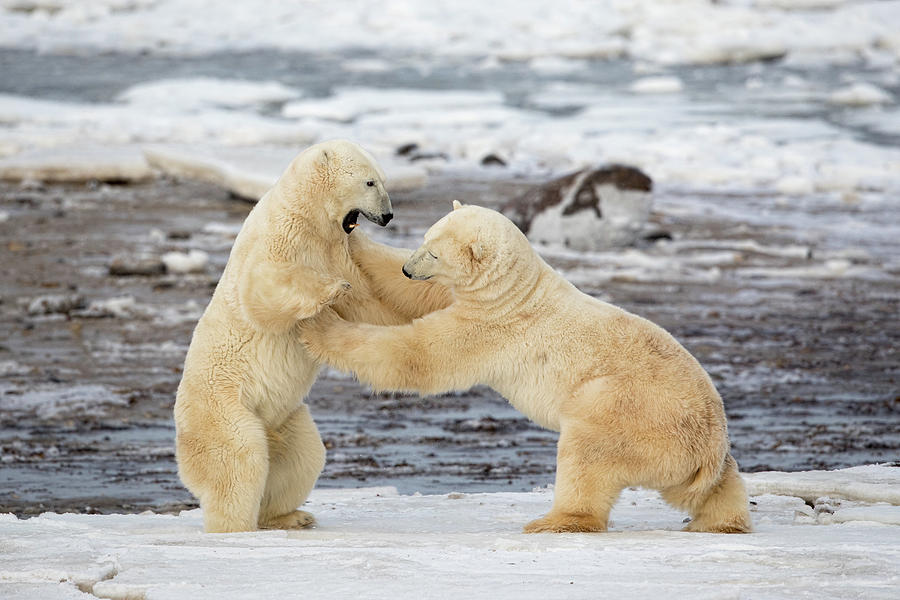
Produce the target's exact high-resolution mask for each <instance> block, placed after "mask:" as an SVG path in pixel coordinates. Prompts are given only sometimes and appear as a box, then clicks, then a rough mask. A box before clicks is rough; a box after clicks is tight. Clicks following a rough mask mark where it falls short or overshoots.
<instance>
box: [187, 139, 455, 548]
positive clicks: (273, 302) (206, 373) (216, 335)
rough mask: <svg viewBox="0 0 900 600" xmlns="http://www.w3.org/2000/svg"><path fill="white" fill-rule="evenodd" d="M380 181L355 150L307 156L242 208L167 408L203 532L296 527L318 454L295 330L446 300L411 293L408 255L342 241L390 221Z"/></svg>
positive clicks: (386, 317)
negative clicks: (320, 319)
mask: <svg viewBox="0 0 900 600" xmlns="http://www.w3.org/2000/svg"><path fill="white" fill-rule="evenodd" d="M391 211H392V209H391V202H390V198H389V197H388V194H387V192H386V191H385V189H384V177H383V175H382V172H381V170H380V169H379V168H378V166H377V165H376V164H375V162H374V160H373V159H372V158H371V156H370V155H368V154H367V153H366V152H365V151H363V150H362V149H361V148H360V147H358V146H356V145H355V144H353V143H351V142H347V141H342V140H337V141H331V142H325V143H322V144H318V145H316V146H313V147H311V148H309V149H307V150H306V151H304V152H303V153H301V154H300V155H299V156H298V157H297V158H295V159H294V160H293V162H292V163H291V164H290V165H289V166H288V168H287V169H286V170H285V172H284V173H283V174H282V176H281V177H280V178H279V180H278V182H277V183H276V184H275V185H274V187H272V189H271V190H269V192H268V193H266V195H265V196H263V198H262V199H261V200H260V201H259V203H258V204H257V205H256V206H255V207H254V208H253V210H252V211H251V212H250V214H249V215H248V217H247V219H246V220H245V221H244V224H243V226H242V228H241V231H240V233H239V234H238V236H237V238H236V239H235V242H234V246H233V248H232V250H231V254H230V256H229V258H228V262H227V264H226V266H225V270H224V272H223V274H222V277H221V279H220V280H219V283H218V285H217V286H216V290H215V292H214V293H213V297H212V299H211V300H210V303H209V305H208V306H207V308H206V311H205V312H204V313H203V316H202V317H201V318H200V321H199V322H198V323H197V327H196V329H195V330H194V334H193V337H192V339H191V344H190V347H189V349H188V353H187V357H186V359H185V364H184V371H183V376H182V380H181V383H180V385H179V387H178V392H177V395H176V401H175V428H176V445H175V449H176V459H177V462H178V472H179V476H180V477H181V480H182V482H184V484H185V486H186V487H187V488H188V489H189V490H190V491H191V492H192V493H193V494H194V495H195V496H196V497H197V498H198V499H199V501H200V506H201V507H202V509H203V519H204V528H205V530H206V531H208V532H230V531H250V530H254V529H257V527H261V528H285V529H286V528H297V527H304V526H306V525H308V524H310V523H311V522H312V520H313V519H312V516H311V515H310V514H309V513H307V512H304V511H301V510H297V507H298V506H300V504H302V503H303V501H304V500H305V499H306V497H307V495H308V494H309V492H310V491H311V490H312V487H313V485H314V484H315V482H316V479H317V478H318V476H319V473H320V472H321V470H322V467H323V466H324V459H325V449H324V446H323V444H322V441H321V439H320V437H319V433H318V430H317V429H316V425H315V423H314V422H313V420H312V417H311V416H310V413H309V409H308V407H307V406H306V405H305V404H304V403H303V399H304V397H305V396H306V394H307V392H308V391H309V388H310V386H311V385H312V383H313V381H314V380H315V378H316V374H317V372H318V370H319V366H320V365H319V362H318V361H317V360H316V359H314V358H313V357H312V356H311V355H310V354H309V353H308V352H307V351H306V349H305V348H304V346H303V344H302V342H301V340H300V337H299V331H300V330H301V329H302V328H303V327H304V323H305V322H306V321H305V320H306V319H308V318H309V317H312V316H313V315H315V314H316V313H318V312H319V311H320V310H321V309H322V307H324V306H327V305H331V306H333V308H334V310H336V311H337V312H338V313H339V314H340V315H341V316H342V317H344V318H347V319H350V320H363V321H368V322H372V323H380V324H386V325H389V324H399V323H408V322H409V321H410V320H412V319H413V318H414V317H418V316H421V315H422V314H424V313H425V312H428V311H430V310H433V309H435V308H442V307H444V306H446V305H447V304H448V303H449V302H450V297H449V294H448V292H447V290H446V288H443V287H442V286H440V285H432V284H426V285H424V286H423V285H421V284H418V285H410V283H411V282H410V281H409V280H407V279H406V278H405V277H403V276H402V274H401V271H400V269H401V265H402V264H403V262H404V260H406V258H408V256H409V252H408V251H402V250H398V249H394V248H390V247H387V246H382V245H380V244H376V243H374V242H372V241H371V240H368V239H367V238H365V237H364V236H363V235H362V234H361V232H359V231H356V232H354V228H355V226H356V219H357V217H358V215H359V214H363V215H364V216H366V217H367V218H368V219H369V220H371V221H373V222H376V223H378V224H380V225H385V224H386V223H387V222H388V221H389V220H390V219H391V217H392V212H391Z"/></svg>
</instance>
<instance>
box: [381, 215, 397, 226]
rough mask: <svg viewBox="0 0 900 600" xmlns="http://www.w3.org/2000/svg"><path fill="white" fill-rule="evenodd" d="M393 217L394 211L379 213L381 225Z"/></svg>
mask: <svg viewBox="0 0 900 600" xmlns="http://www.w3.org/2000/svg"><path fill="white" fill-rule="evenodd" d="M393 218H394V213H384V214H383V215H381V226H382V227H384V226H385V225H387V224H388V223H390V222H391V219H393Z"/></svg>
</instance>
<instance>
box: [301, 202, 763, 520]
mask: <svg viewBox="0 0 900 600" xmlns="http://www.w3.org/2000/svg"><path fill="white" fill-rule="evenodd" d="M403 271H404V273H405V274H406V275H407V276H408V277H411V278H413V279H422V280H425V279H427V280H430V281H434V282H438V283H441V284H443V285H446V286H447V287H449V288H451V289H452V291H453V294H454V301H453V303H452V304H451V305H450V306H449V307H447V308H445V309H443V310H439V311H436V312H433V313H431V314H429V315H426V316H425V317H423V318H420V319H416V320H415V321H413V322H412V323H411V324H408V325H400V326H394V327H378V326H373V325H363V324H353V323H348V322H347V321H344V320H342V319H340V318H339V317H338V316H337V315H335V314H334V312H333V311H330V310H325V311H323V312H322V313H321V314H320V315H319V316H318V317H316V318H315V319H311V320H310V322H309V325H308V326H307V327H305V328H304V336H305V339H306V341H307V343H308V346H309V347H310V349H311V351H312V352H313V353H314V354H315V355H316V356H319V357H320V358H322V359H323V360H326V361H328V362H330V363H331V364H333V365H335V366H336V367H338V368H340V369H343V370H347V371H354V372H355V373H356V374H357V376H358V377H359V378H360V379H361V380H363V381H366V382H369V383H371V384H372V385H373V386H375V387H376V388H379V389H397V390H410V391H420V392H423V393H438V392H444V391H448V390H457V389H466V388H469V387H471V386H473V385H475V384H479V383H482V384H487V385H489V386H491V387H493V388H494V389H496V390H497V391H498V392H500V393H501V394H503V395H504V396H505V397H506V398H507V399H509V401H510V402H511V403H512V404H513V406H515V407H516V408H517V409H519V410H520V411H522V412H523V413H525V415H527V416H528V417H529V418H531V419H532V420H533V421H535V422H536V423H538V424H540V425H542V426H544V427H547V428H550V429H554V430H556V431H559V432H560V437H559V445H558V455H557V472H556V490H555V496H554V502H553V507H552V509H551V510H550V512H549V513H548V514H547V515H546V516H544V517H542V518H540V519H537V520H535V521H532V522H531V523H529V524H528V525H526V526H525V531H526V532H543V531H553V532H562V531H605V530H606V527H607V522H608V518H609V512H610V509H611V508H612V506H613V504H614V503H615V501H616V499H617V498H618V496H619V494H620V492H621V491H622V490H623V489H624V488H625V487H628V486H642V487H648V488H653V489H657V490H659V491H660V492H661V494H662V496H663V498H664V499H665V500H667V501H668V502H669V503H671V504H672V505H674V506H676V507H678V508H681V509H683V510H686V511H688V512H689V513H690V515H691V517H692V520H691V522H690V524H689V525H688V526H687V529H688V530H690V531H706V532H722V533H740V532H747V531H750V529H751V523H750V516H749V510H748V509H749V506H748V499H747V493H746V490H745V489H744V485H743V482H742V480H741V478H740V475H739V474H738V470H737V464H736V463H735V461H734V459H733V458H732V457H731V455H730V454H729V445H728V434H727V428H726V424H725V413H724V410H723V407H722V400H721V398H720V397H719V394H718V393H717V392H716V390H715V388H714V387H713V384H712V382H711V380H710V378H709V376H708V375H707V374H706V372H705V371H704V370H703V368H702V367H701V366H700V364H699V363H698V362H697V361H696V359H694V357H693V356H691V355H690V354H689V353H688V352H687V350H685V349H684V348H683V347H682V346H681V345H680V344H679V343H678V342H677V341H676V340H675V339H674V338H673V337H672V336H671V335H669V334H668V333H667V332H666V331H664V330H663V329H662V328H660V327H658V326H657V325H654V324H653V323H651V322H649V321H647V320H646V319H643V318H641V317H638V316H636V315H633V314H630V313H628V312H626V311H624V310H622V309H620V308H618V307H616V306H612V305H610V304H607V303H605V302H601V301H599V300H597V299H595V298H592V297H590V296H588V295H586V294H583V293H581V292H580V291H578V290H577V289H576V288H575V287H574V286H573V285H572V284H570V283H569V282H567V281H566V280H564V279H563V278H562V277H560V276H559V274H557V273H556V272H555V271H554V270H553V269H552V268H550V267H549V266H548V265H547V264H546V263H545V262H544V261H543V260H542V259H541V258H540V257H539V256H538V255H537V253H535V251H534V250H533V249H532V247H531V246H530V245H529V243H528V241H527V239H526V238H525V236H524V235H523V234H522V233H521V232H520V231H519V230H518V229H517V228H516V226H515V225H513V223H512V222H511V221H509V220H508V219H507V218H506V217H504V216H503V215H501V214H500V213H497V212H495V211H492V210H488V209H485V208H481V207H477V206H461V205H459V203H454V210H453V211H452V212H451V213H450V214H449V215H447V216H445V217H444V218H442V219H441V220H440V221H438V222H437V223H436V224H435V225H434V226H432V227H431V229H429V230H428V232H427V233H426V234H425V241H424V244H423V245H422V246H421V247H420V248H419V249H418V250H416V251H415V252H414V253H413V255H412V257H411V258H410V259H409V260H408V261H407V262H406V264H405V265H404V267H403Z"/></svg>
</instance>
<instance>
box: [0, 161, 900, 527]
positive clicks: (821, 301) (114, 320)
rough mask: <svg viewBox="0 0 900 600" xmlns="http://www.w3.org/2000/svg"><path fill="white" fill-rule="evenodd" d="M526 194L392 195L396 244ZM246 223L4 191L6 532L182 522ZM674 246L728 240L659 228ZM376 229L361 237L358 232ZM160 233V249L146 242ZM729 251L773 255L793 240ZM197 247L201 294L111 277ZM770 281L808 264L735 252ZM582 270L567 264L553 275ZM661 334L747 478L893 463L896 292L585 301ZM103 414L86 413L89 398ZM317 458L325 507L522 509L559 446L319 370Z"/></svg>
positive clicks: (621, 293)
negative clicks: (183, 443)
mask: <svg viewBox="0 0 900 600" xmlns="http://www.w3.org/2000/svg"><path fill="white" fill-rule="evenodd" d="M525 185H526V184H525V183H517V182H510V181H498V180H488V181H469V180H467V181H454V180H450V179H442V180H438V181H435V182H433V185H430V186H429V188H428V189H427V190H423V191H420V192H415V193H403V194H393V200H394V211H395V214H396V215H397V217H396V218H395V220H394V222H392V223H391V225H390V227H389V231H390V235H391V239H392V240H394V241H396V242H397V243H403V244H406V245H415V241H416V240H417V239H418V237H419V236H420V235H421V232H422V231H423V230H424V228H425V227H427V225H429V224H430V223H431V222H433V221H434V220H436V219H437V218H438V217H440V216H441V215H442V214H444V213H445V212H446V210H447V209H448V208H449V205H448V202H447V200H449V199H450V198H453V197H458V198H461V199H464V200H472V201H477V202H478V203H481V204H485V205H490V206H496V205H497V204H498V203H500V202H501V201H502V200H504V199H505V198H506V197H507V196H509V195H510V194H514V193H517V192H519V191H521V190H522V189H524V186H525ZM249 208H250V207H249V205H248V204H246V203H244V202H242V201H240V200H237V199H234V198H231V197H229V196H228V194H227V193H225V192H223V191H222V190H220V189H218V188H215V187H212V186H208V185H202V184H197V183H191V182H177V181H169V180H161V181H155V182H151V183H146V184H140V185H130V186H110V185H88V186H76V185H72V186H54V185H46V186H36V187H30V188H29V187H26V188H22V187H20V186H18V185H13V184H0V211H5V212H6V213H8V215H9V218H8V220H6V222H0V240H2V244H0V376H2V378H0V381H2V384H0V450H2V454H0V461H2V462H0V512H15V513H18V514H24V515H27V514H36V513H40V512H43V511H47V510H54V511H78V512H122V511H126V512H130V511H140V510H144V509H147V508H151V509H154V510H162V511H167V510H178V509H180V508H183V507H187V506H194V505H195V504H194V503H193V500H192V498H191V497H190V495H189V494H188V493H187V491H186V490H184V488H183V487H182V486H181V484H180V483H179V481H178V477H177V474H176V472H175V461H174V453H173V444H172V438H173V435H174V428H173V424H172V418H171V410H172V405H173V401H174V394H175V389H176V387H177V385H178V381H179V379H180V368H181V365H182V361H183V359H184V352H185V351H186V349H187V344H188V342H189V340H190V334H191V331H192V329H193V326H194V323H195V320H196V317H197V316H198V315H199V311H200V310H202V307H203V306H205V304H206V302H207V300H208V298H209V296H210V295H211V293H212V290H213V287H214V285H215V281H216V279H217V277H218V274H219V272H220V271H221V268H222V267H223V266H224V263H225V260H226V258H227V251H228V248H229V245H230V241H229V240H228V238H227V237H225V236H222V235H220V234H215V233H202V230H203V227H204V226H205V225H207V224H208V223H210V222H217V223H225V224H232V225H236V224H239V223H240V222H241V220H242V219H243V218H244V216H245V215H246V213H247V211H248V210H249ZM654 218H655V219H656V221H657V222H658V225H659V226H660V227H661V228H663V229H665V230H668V231H671V232H673V233H675V234H676V235H678V236H682V237H684V238H695V239H698V240H702V239H706V238H715V239H722V238H723V237H728V236H730V235H738V234H732V233H730V232H731V231H732V229H734V227H733V226H734V223H727V222H721V221H717V220H716V219H715V218H710V217H704V216H693V217H691V218H687V217H684V216H681V217H670V216H667V215H664V214H657V215H655V217H654ZM366 227H367V228H369V229H370V230H371V228H372V227H374V226H370V225H368V224H367V225H366ZM152 230H157V231H156V232H155V233H153V234H151V233H150V232H151V231H152ZM739 235H740V236H742V237H743V238H746V239H752V240H755V241H758V242H760V243H765V244H774V245H778V244H783V243H789V241H790V240H785V239H784V237H783V236H784V233H783V232H779V231H776V230H769V229H765V228H762V227H759V228H753V227H742V228H740V234H739ZM188 248H201V249H203V250H206V251H208V252H210V264H209V265H208V267H207V271H206V273H202V274H190V275H184V274H162V275H152V276H133V277H114V276H110V275H109V272H108V267H109V264H110V262H111V260H112V258H113V257H114V256H118V255H126V256H134V255H136V254H139V253H141V252H144V253H146V254H148V255H153V256H158V255H159V254H161V253H162V252H164V251H167V250H174V249H180V250H185V249H188ZM747 260H751V261H757V262H758V263H759V264H760V265H761V266H768V267H779V268H780V267H790V266H793V265H795V264H798V265H799V264H802V263H803V258H785V257H777V256H774V257H773V256H762V255H753V253H748V256H747ZM551 262H552V263H554V265H555V266H559V267H562V268H572V267H573V266H576V267H577V266H578V265H577V262H578V260H577V259H575V258H570V259H565V260H561V259H560V260H557V261H553V260H551ZM582 287H584V288H585V291H587V292H588V293H594V294H602V296H603V297H604V298H605V299H608V300H610V301H612V302H614V303H616V304H618V305H620V306H622V307H624V308H626V309H628V310H630V311H632V312H636V313H638V314H640V315H642V316H645V317H647V318H649V319H651V320H653V321H655V322H657V323H659V324H660V325H662V326H663V327H665V328H667V329H668V330H669V331H671V332H672V333H673V334H674V335H675V336H676V337H677V338H678V339H679V340H680V341H681V342H682V343H683V344H684V345H685V346H686V347H687V348H688V349H689V350H690V351H691V352H693V353H694V354H695V356H697V358H698V359H699V360H700V362H701V363H702V364H703V365H704V366H705V367H706V368H707V369H708V370H709V371H710V373H711V374H712V376H713V379H714V381H715V383H716V385H717V387H718V388H719V391H720V392H721V394H722V396H723V398H724V401H725V406H726V411H727V414H728V418H729V426H730V432H731V440H732V444H733V452H734V455H735V457H736V458H737V459H738V462H739V463H740V465H741V468H742V469H743V470H745V471H759V470H768V469H779V470H803V469H820V468H821V469H830V468H839V467H845V466H850V465H857V464H865V463H873V462H888V461H894V460H897V458H898V457H900V452H898V449H900V386H898V383H897V378H898V375H900V368H898V362H900V361H898V356H897V346H898V341H900V320H898V318H897V315H898V314H900V301H898V295H900V294H898V282H897V280H896V278H893V279H891V278H887V279H871V280H869V279H850V278H846V279H840V278H838V279H830V280H827V282H823V281H822V280H816V279H804V280H799V281H792V280H783V279H776V280H769V279H761V280H759V281H758V282H756V283H755V282H754V281H752V280H751V281H747V280H741V281H733V280H729V279H728V278H723V279H722V280H719V281H716V282H714V283H690V284H686V283H685V284H672V283H657V282H649V283H648V282H636V281H628V280H613V281H612V282H609V283H603V284H602V285H597V286H594V287H592V286H582ZM48 294H78V295H81V296H82V297H83V298H84V300H85V302H86V303H89V302H90V301H91V300H98V299H104V298H110V297H119V296H132V297H133V298H134V299H135V301H136V303H137V314H135V315H134V316H132V317H127V318H122V317H106V318H88V317H85V316H77V315H73V314H69V315H65V314H56V315H49V316H34V315H29V314H28V311H27V308H26V305H27V303H28V301H30V300H31V299H33V298H35V297H37V296H42V295H48ZM98 398H99V400H98ZM308 402H309V404H310V405H311V407H312V411H313V414H314V416H315V418H316V421H317V423H318V424H319V428H320V431H321V433H322V437H323V439H324V441H325V444H326V446H327V447H328V462H327V465H326V467H325V472H324V473H323V474H322V477H321V479H320V483H319V485H320V486H323V487H347V486H375V485H395V486H397V487H398V489H399V490H400V491H401V492H404V493H411V492H415V491H421V492H425V493H442V492H450V491H454V490H463V491H478V490H482V491H488V490H500V489H502V490H528V489H531V488H532V487H535V486H541V485H546V484H547V483H550V482H552V480H553V472H554V463H555V441H556V434H555V433H553V432H549V431H544V430H542V429H540V428H539V427H537V426H535V425H533V424H531V423H530V422H529V421H527V420H526V419H525V418H524V417H522V416H521V415H520V414H519V413H518V412H516V411H515V410H514V409H512V408H511V407H510V406H509V405H508V404H507V403H506V401H505V400H503V399H502V398H500V397H498V396H497V394H495V393H494V392H492V391H490V390H487V389H475V390H472V391H469V392H465V393H459V394H451V395H446V396H440V397H433V398H426V399H421V398H418V397H415V396H404V395H394V394H373V393H371V392H370V391H368V390H367V389H366V388H365V387H364V386H361V385H359V384H358V383H356V382H355V381H354V380H353V379H352V378H349V377H344V376H341V375H339V374H336V373H329V372H325V373H324V374H323V376H322V377H321V378H320V379H319V380H318V382H317V383H316V385H315V387H314V388H313V391H312V394H311V396H310V398H309V399H308Z"/></svg>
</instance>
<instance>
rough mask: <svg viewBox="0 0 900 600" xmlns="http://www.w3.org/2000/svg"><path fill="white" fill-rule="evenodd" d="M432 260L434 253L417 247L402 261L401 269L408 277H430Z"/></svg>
mask: <svg viewBox="0 0 900 600" xmlns="http://www.w3.org/2000/svg"><path fill="white" fill-rule="evenodd" d="M434 262H435V259H434V255H433V254H432V253H431V252H429V251H428V250H425V249H424V248H419V249H418V250H416V251H415V252H413V253H412V256H410V257H409V260H407V261H406V263H404V265H403V268H402V269H401V271H403V274H404V275H406V276H407V277H409V278H410V279H418V280H424V279H431V277H432V276H433V275H434Z"/></svg>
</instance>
